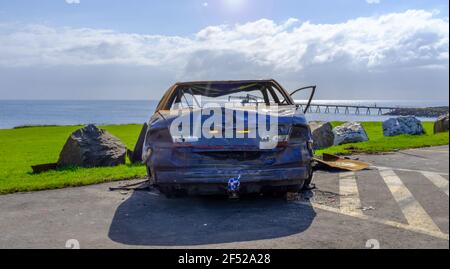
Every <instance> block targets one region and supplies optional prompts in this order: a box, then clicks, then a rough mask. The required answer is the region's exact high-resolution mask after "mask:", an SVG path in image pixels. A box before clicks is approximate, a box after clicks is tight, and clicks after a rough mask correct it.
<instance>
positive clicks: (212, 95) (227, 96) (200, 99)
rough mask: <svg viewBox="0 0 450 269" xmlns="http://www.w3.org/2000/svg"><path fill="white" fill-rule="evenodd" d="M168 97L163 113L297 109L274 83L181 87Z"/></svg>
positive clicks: (177, 87)
mask: <svg viewBox="0 0 450 269" xmlns="http://www.w3.org/2000/svg"><path fill="white" fill-rule="evenodd" d="M169 92H170V93H169V94H170V96H166V98H163V100H165V101H166V103H165V104H163V103H161V104H160V106H159V107H158V108H159V109H160V110H170V109H174V108H176V109H178V108H202V105H203V104H204V103H211V102H213V103H215V104H218V105H220V106H223V105H224V104H225V103H234V104H240V105H242V106H258V105H266V106H270V105H278V106H290V105H294V102H293V100H292V98H291V97H290V96H289V95H286V94H285V91H284V90H280V89H279V88H278V87H277V85H276V84H274V83H271V82H236V83H229V82H224V83H220V82H218V83H208V84H202V83H192V84H191V83H189V84H179V85H177V86H176V87H175V88H174V89H172V91H169Z"/></svg>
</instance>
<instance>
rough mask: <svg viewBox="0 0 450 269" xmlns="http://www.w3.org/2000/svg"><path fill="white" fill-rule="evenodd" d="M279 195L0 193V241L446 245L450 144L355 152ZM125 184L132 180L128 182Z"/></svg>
mask: <svg viewBox="0 0 450 269" xmlns="http://www.w3.org/2000/svg"><path fill="white" fill-rule="evenodd" d="M358 157H359V158H360V159H361V160H363V161H368V162H370V163H371V164H372V165H373V167H372V168H371V169H370V170H366V171H362V172H357V173H330V172H322V171H319V172H317V173H316V174H315V177H314V183H315V184H316V186H317V189H315V190H314V191H310V192H305V193H302V195H301V197H300V199H299V200H298V201H297V200H296V201H289V202H288V201H286V199H283V198H276V197H247V198H243V199H241V200H239V201H229V200H227V199H223V198H220V197H215V198H200V197H186V198H179V199H167V198H165V197H164V196H163V195H160V194H159V193H158V192H157V191H135V192H132V191H128V192H124V191H116V192H111V191H109V190H108V188H109V187H111V186H118V185H120V184H121V183H120V182H115V183H108V184H101V185H95V186H87V187H80V188H68V189H62V190H52V191H41V192H34V193H18V194H10V195H3V196H0V216H1V217H0V231H1V235H0V248H66V243H67V242H68V240H70V239H75V240H76V241H74V240H72V241H69V243H70V242H75V243H76V245H77V244H78V243H79V247H80V248H295V249H297V248H308V249H309V248H327V249H328V248H333V249H334V248H367V247H375V248H376V247H380V248H444V249H448V248H449V236H448V234H449V197H448V194H449V184H448V180H449V148H448V146H445V147H435V148H427V149H416V150H406V151H400V152H396V153H390V154H385V155H361V156H358ZM127 183H128V182H127Z"/></svg>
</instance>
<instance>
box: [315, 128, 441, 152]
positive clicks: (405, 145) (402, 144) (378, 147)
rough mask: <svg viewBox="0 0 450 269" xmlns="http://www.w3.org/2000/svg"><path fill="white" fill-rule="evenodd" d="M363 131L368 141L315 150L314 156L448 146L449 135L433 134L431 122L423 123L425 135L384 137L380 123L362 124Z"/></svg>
mask: <svg viewBox="0 0 450 269" xmlns="http://www.w3.org/2000/svg"><path fill="white" fill-rule="evenodd" d="M340 124H342V122H333V127H335V126H338V125H340ZM362 125H363V127H364V129H365V130H366V132H367V135H368V136H369V141H367V142H362V143H353V144H346V145H341V146H334V147H331V148H327V149H323V150H317V151H316V155H322V154H323V153H329V154H336V155H349V154H354V153H369V154H374V153H381V152H389V151H395V150H401V149H410V148H423V147H432V146H442V145H448V144H449V135H448V132H447V133H440V134H434V132H433V126H434V123H433V122H424V123H423V127H424V128H425V132H426V134H425V135H419V136H415V135H401V136H394V137H384V136H383V128H382V125H383V123H382V122H363V123H362Z"/></svg>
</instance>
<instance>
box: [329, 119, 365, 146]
mask: <svg viewBox="0 0 450 269" xmlns="http://www.w3.org/2000/svg"><path fill="white" fill-rule="evenodd" d="M333 133H334V145H342V144H349V143H358V142H364V141H368V140H369V137H368V136H367V133H366V130H364V127H362V125H361V124H359V123H356V122H347V123H345V124H343V125H341V126H338V127H336V128H334V129H333Z"/></svg>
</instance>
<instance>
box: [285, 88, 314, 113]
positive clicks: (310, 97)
mask: <svg viewBox="0 0 450 269" xmlns="http://www.w3.org/2000/svg"><path fill="white" fill-rule="evenodd" d="M308 89H311V95H310V96H309V99H308V103H307V104H306V107H305V110H304V111H303V113H306V112H308V109H309V107H310V106H311V101H312V100H313V98H314V95H315V93H316V89H317V86H308V87H303V88H300V89H297V90H295V91H293V92H292V93H291V94H290V96H291V97H293V96H294V94H296V93H298V92H302V91H306V90H308Z"/></svg>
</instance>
